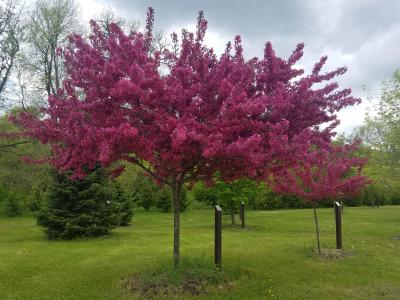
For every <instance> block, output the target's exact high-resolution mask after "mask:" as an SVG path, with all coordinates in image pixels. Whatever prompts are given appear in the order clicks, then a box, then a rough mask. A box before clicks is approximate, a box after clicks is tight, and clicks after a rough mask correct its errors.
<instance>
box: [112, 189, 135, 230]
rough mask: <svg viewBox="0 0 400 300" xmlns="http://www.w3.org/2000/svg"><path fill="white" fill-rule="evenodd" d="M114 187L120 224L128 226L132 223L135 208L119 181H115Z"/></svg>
mask: <svg viewBox="0 0 400 300" xmlns="http://www.w3.org/2000/svg"><path fill="white" fill-rule="evenodd" d="M113 188H114V199H115V201H116V202H117V204H118V208H117V215H118V224H119V225H120V226H126V225H128V224H129V223H130V221H131V220H132V217H133V209H132V204H131V201H130V199H129V198H128V197H126V196H125V195H124V192H123V190H122V188H121V186H120V185H119V184H118V183H117V182H113Z"/></svg>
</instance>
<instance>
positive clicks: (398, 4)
mask: <svg viewBox="0 0 400 300" xmlns="http://www.w3.org/2000/svg"><path fill="white" fill-rule="evenodd" d="M102 2H103V3H104V4H109V5H112V6H113V7H115V8H116V9H117V11H118V12H119V13H120V14H122V15H123V16H124V17H126V18H135V19H139V20H141V21H142V22H144V19H145V13H146V9H147V7H148V6H152V7H153V8H154V9H155V10H156V26H157V27H159V28H162V29H164V31H168V30H170V29H171V28H176V29H178V28H181V27H182V26H186V25H188V24H194V23H195V22H196V17H197V12H198V11H199V10H204V12H205V15H206V18H207V20H208V21H209V31H210V33H211V34H212V33H213V34H214V35H215V36H217V38H215V39H214V40H213V41H214V42H215V43H218V44H219V45H218V47H219V48H221V45H223V44H224V43H225V42H226V41H227V40H228V39H232V38H233V37H234V35H236V34H240V35H241V36H242V39H243V43H244V47H245V53H246V54H247V56H249V57H250V56H260V55H262V50H263V45H264V43H265V42H266V41H272V42H273V45H274V47H275V49H276V50H277V52H278V54H280V55H282V56H287V55H288V54H289V53H290V52H291V50H292V49H294V47H295V46H296V44H297V43H298V42H304V43H305V44H306V49H305V56H304V59H303V61H302V62H301V64H302V66H304V67H305V68H306V69H310V68H311V67H312V65H313V64H314V62H316V61H317V60H318V59H319V57H320V56H321V55H324V54H328V56H329V61H328V67H329V68H336V67H340V66H342V65H346V66H347V67H348V69H349V71H348V73H347V74H346V75H344V76H343V77H342V78H341V79H340V83H341V84H342V86H343V87H348V86H350V87H352V89H353V91H354V95H355V96H357V97H365V96H366V93H365V92H364V91H363V89H362V86H363V85H366V86H369V87H370V89H371V95H372V96H377V95H378V93H379V83H380V82H381V81H382V80H383V79H385V78H389V77H391V76H392V74H393V72H394V71H395V70H396V69H398V68H400V55H399V54H398V53H399V50H400V18H399V11H400V1H396V0H386V1H380V0H352V1H346V0H327V1H320V0H302V1H291V0H283V1H261V0H259V1H256V0H247V1H240V0H232V1H221V0H219V1H218V0H214V1H213V0H201V1H189V0H187V1H177V0H169V1H163V0H154V1H151V0H135V1H131V0H108V1H106V0H102ZM212 46H214V45H212ZM218 47H216V48H218ZM365 107H366V104H363V105H361V106H360V107H357V108H350V109H348V110H347V111H345V112H344V113H341V114H340V116H341V120H342V125H341V126H340V128H339V130H341V131H350V130H351V128H352V127H354V126H356V125H358V124H360V123H361V122H362V119H363V113H364V111H365Z"/></svg>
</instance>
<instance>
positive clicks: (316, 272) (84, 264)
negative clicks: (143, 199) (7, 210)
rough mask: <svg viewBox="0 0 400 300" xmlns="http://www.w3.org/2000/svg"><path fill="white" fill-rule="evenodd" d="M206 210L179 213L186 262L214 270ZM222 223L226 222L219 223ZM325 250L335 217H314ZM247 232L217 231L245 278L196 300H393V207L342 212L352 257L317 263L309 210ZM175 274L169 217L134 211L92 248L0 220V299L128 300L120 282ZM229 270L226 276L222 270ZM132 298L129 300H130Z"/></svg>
mask: <svg viewBox="0 0 400 300" xmlns="http://www.w3.org/2000/svg"><path fill="white" fill-rule="evenodd" d="M213 217H214V216H213V211H211V210H192V211H189V212H187V213H184V214H182V232H181V240H182V241H181V251H182V256H183V257H184V258H186V259H193V260H197V261H204V264H205V265H207V264H208V265H210V266H212V261H213V242H214V231H213V222H214V219H213ZM224 218H225V219H224V222H225V223H226V224H228V223H229V216H226V217H224ZM319 218H320V227H321V239H322V246H323V247H325V248H334V247H335V227H334V216H333V210H332V209H319ZM247 224H248V225H251V228H250V229H248V230H241V229H231V228H229V227H226V228H224V232H223V262H224V264H225V265H226V266H227V267H229V268H233V269H234V268H235V267H239V268H240V269H241V270H242V271H243V274H242V276H241V277H240V278H239V279H238V280H237V281H235V282H234V283H233V285H232V286H231V287H230V288H228V289H221V288H220V287H218V286H216V287H215V289H214V290H213V292H212V294H207V295H203V296H201V297H197V298H196V299H268V298H272V299H400V251H399V250H400V240H396V239H393V237H395V236H400V207H393V206H386V207H381V208H379V209H372V208H365V207H363V208H346V209H345V213H344V215H343V231H344V236H343V244H344V248H345V250H346V251H347V253H350V254H351V255H349V256H346V257H344V258H342V259H339V260H333V261H324V260H321V259H318V258H316V257H315V256H314V255H312V253H313V252H312V249H314V248H315V246H314V245H315V239H314V223H313V215H312V211H311V210H285V211H252V212H248V213H247ZM166 261H170V262H171V265H172V215H171V214H163V213H156V212H150V213H145V212H139V213H137V214H136V215H135V216H134V220H133V223H132V226H129V227H125V228H118V229H116V230H115V231H114V233H113V234H112V236H110V237H107V238H99V239H94V240H78V241H48V240H46V239H45V237H44V235H43V233H42V232H41V229H40V228H39V227H37V226H36V225H35V220H34V219H33V218H15V219H10V218H0V299H2V300H3V299H126V298H127V297H128V295H127V293H126V292H124V290H123V289H122V288H121V285H122V282H123V280H124V279H126V278H128V277H130V276H132V275H134V274H136V275H137V274H141V273H145V274H148V272H149V270H156V269H157V268H159V266H160V265H163V264H164V265H165V263H166ZM229 268H228V269H229ZM132 298H134V297H132Z"/></svg>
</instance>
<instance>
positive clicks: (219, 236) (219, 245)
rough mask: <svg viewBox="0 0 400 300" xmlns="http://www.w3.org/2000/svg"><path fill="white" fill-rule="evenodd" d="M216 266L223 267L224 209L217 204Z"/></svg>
mask: <svg viewBox="0 0 400 300" xmlns="http://www.w3.org/2000/svg"><path fill="white" fill-rule="evenodd" d="M214 258H215V266H216V268H217V269H221V267H222V263H221V261H222V209H221V207H220V206H219V205H216V206H215V255H214Z"/></svg>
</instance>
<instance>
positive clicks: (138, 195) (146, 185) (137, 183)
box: [132, 173, 157, 210]
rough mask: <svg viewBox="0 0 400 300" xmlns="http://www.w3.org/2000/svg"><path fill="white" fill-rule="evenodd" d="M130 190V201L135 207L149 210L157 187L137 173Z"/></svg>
mask: <svg viewBox="0 0 400 300" xmlns="http://www.w3.org/2000/svg"><path fill="white" fill-rule="evenodd" d="M132 188H133V191H132V200H133V203H135V204H136V205H137V206H141V207H143V208H144V209H145V210H149V209H150V208H151V207H152V206H153V205H154V204H155V197H156V195H155V194H156V192H157V187H156V185H155V184H154V183H153V181H152V180H151V179H150V178H148V177H146V176H144V175H143V174H141V173H139V174H138V175H137V176H136V178H135V180H134V182H133V187H132Z"/></svg>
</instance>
